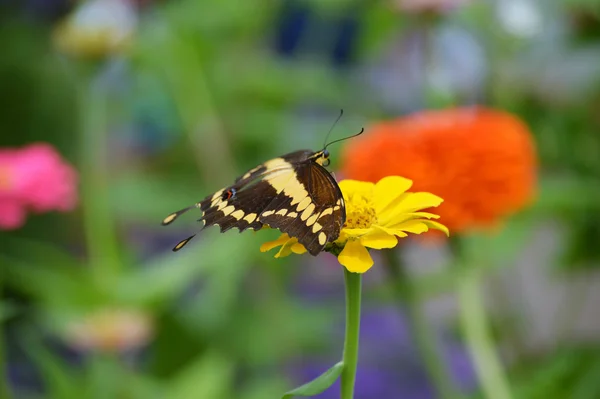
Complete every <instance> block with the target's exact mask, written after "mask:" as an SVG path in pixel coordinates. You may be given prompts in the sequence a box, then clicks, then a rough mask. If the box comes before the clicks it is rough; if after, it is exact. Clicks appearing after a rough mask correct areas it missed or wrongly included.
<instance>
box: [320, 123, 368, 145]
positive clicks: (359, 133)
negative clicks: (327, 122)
mask: <svg viewBox="0 0 600 399" xmlns="http://www.w3.org/2000/svg"><path fill="white" fill-rule="evenodd" d="M364 132H365V128H364V127H363V128H362V129H360V132H358V133H356V134H353V135H352V136H348V137H342V138H341V139H337V140H333V141H332V142H331V143H329V144H327V145H326V146H325V147H323V149H326V148H327V147H329V146H330V145H332V144H333V143H338V142H340V141H344V140H348V139H351V138H353V137H357V136H360V135H361V134H363V133H364Z"/></svg>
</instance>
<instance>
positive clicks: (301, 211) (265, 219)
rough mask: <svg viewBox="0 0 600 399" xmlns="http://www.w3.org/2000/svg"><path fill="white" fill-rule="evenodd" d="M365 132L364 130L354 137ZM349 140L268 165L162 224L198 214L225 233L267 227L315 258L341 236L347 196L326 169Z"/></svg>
mask: <svg viewBox="0 0 600 399" xmlns="http://www.w3.org/2000/svg"><path fill="white" fill-rule="evenodd" d="M340 116H341V114H340ZM338 120H339V117H338ZM336 122H337V120H336ZM363 132H364V129H362V130H361V131H360V133H358V134H355V135H353V136H350V137H355V136H358V135H360V134H362V133H363ZM350 137H347V138H350ZM347 138H344V139H340V140H336V141H333V142H331V143H329V144H327V145H325V146H324V147H323V149H322V150H320V151H312V150H300V151H295V152H291V153H289V154H286V155H283V156H280V157H278V158H274V159H271V160H269V161H266V162H264V163H262V164H260V165H258V166H257V167H255V168H252V169H250V170H249V171H248V172H246V173H245V174H243V175H242V176H240V177H238V178H237V179H235V182H234V183H233V184H232V185H230V186H228V187H225V188H222V189H221V190H218V191H216V192H215V193H213V194H211V195H209V196H207V197H206V198H204V199H203V200H202V201H200V202H197V203H195V204H193V205H191V206H189V207H187V208H184V209H181V210H179V211H177V212H173V213H171V214H170V215H169V216H167V217H166V218H165V219H163V221H162V225H163V226H166V225H169V224H171V223H172V222H173V221H174V220H175V219H177V218H178V217H179V216H181V215H182V214H184V213H186V212H188V211H190V210H192V209H199V210H200V212H201V217H200V219H198V221H199V222H201V223H202V224H203V229H204V228H206V227H209V226H213V225H218V226H219V227H220V229H221V232H222V233H224V232H226V231H228V230H230V229H232V228H237V229H239V231H240V232H242V231H244V230H247V229H252V230H255V231H256V230H260V229H261V228H263V226H265V225H266V226H268V227H270V228H275V229H279V230H280V231H281V232H283V233H287V234H288V235H289V236H290V237H295V238H296V239H297V240H298V242H299V243H300V244H302V245H304V247H305V248H306V250H307V251H308V252H309V253H310V254H311V255H313V256H316V255H317V254H319V253H320V252H321V251H323V250H324V249H325V246H326V245H327V244H328V243H330V242H333V241H335V240H336V239H337V238H338V237H339V235H340V231H341V229H342V226H343V225H344V223H345V221H346V207H345V203H344V197H343V195H342V192H341V190H340V187H339V186H338V184H337V182H336V180H335V178H334V177H333V175H332V174H331V173H329V171H328V170H327V169H326V167H327V166H329V162H330V160H329V151H328V150H327V146H328V145H330V144H333V143H335V142H338V141H341V140H345V139H347ZM194 237H195V234H194V235H192V236H191V237H188V238H186V239H184V240H181V241H180V242H179V243H178V244H177V245H175V247H174V248H173V251H178V250H180V249H181V248H183V247H184V246H185V245H186V244H187V243H188V242H189V241H190V240H191V239H192V238H194Z"/></svg>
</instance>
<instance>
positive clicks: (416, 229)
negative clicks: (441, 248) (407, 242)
mask: <svg viewBox="0 0 600 399" xmlns="http://www.w3.org/2000/svg"><path fill="white" fill-rule="evenodd" d="M429 229H436V230H441V231H443V232H444V233H445V234H446V235H450V232H449V231H448V228H447V227H446V226H444V225H443V224H441V223H438V222H434V221H433V220H427V219H414V220H407V221H406V222H402V223H398V224H395V225H393V226H387V229H386V230H387V231H393V232H395V233H396V232H407V233H413V234H421V233H425V232H426V231H429Z"/></svg>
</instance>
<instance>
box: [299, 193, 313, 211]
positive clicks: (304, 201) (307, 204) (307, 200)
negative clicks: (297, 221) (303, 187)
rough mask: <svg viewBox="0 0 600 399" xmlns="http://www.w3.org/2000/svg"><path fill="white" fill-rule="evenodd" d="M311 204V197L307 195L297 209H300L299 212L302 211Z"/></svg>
mask: <svg viewBox="0 0 600 399" xmlns="http://www.w3.org/2000/svg"><path fill="white" fill-rule="evenodd" d="M309 205H310V197H306V198H304V199H303V200H302V201H300V203H299V204H298V206H297V207H296V209H297V210H298V212H300V211H302V210H304V209H306V207H307V206H309Z"/></svg>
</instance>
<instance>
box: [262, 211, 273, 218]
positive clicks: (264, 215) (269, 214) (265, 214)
mask: <svg viewBox="0 0 600 399" xmlns="http://www.w3.org/2000/svg"><path fill="white" fill-rule="evenodd" d="M274 213H275V211H266V212H263V213H262V215H260V216H262V217H267V216H271V215H272V214H274Z"/></svg>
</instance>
